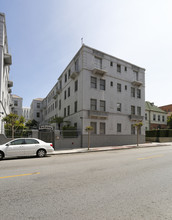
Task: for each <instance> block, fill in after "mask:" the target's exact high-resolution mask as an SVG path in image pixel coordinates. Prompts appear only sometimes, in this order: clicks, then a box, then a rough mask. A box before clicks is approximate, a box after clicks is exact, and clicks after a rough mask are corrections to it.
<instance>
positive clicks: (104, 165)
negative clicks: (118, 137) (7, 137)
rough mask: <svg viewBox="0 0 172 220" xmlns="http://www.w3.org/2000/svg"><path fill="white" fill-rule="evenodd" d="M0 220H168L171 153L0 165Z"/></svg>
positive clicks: (146, 150)
mask: <svg viewBox="0 0 172 220" xmlns="http://www.w3.org/2000/svg"><path fill="white" fill-rule="evenodd" d="M0 219H1V220H25V219H31V220H33V219H36V220H37V219H41V220H44V219H48V220H51V219H53V220H54V219H57V220H97V219H98V220H118V219H119V220H142V219H144V220H161V219H162V220H165V219H170V220H171V219H172V147H170V146H164V147H154V148H144V149H141V148H139V149H129V150H119V151H107V152H94V153H83V154H72V155H56V156H51V157H46V158H33V157H32V158H20V159H8V160H3V161H0Z"/></svg>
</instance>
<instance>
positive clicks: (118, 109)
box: [117, 103, 121, 112]
mask: <svg viewBox="0 0 172 220" xmlns="http://www.w3.org/2000/svg"><path fill="white" fill-rule="evenodd" d="M117 111H118V112H121V103H117Z"/></svg>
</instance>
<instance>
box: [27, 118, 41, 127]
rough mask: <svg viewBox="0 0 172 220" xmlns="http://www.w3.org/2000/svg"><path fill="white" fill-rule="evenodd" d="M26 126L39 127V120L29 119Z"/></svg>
mask: <svg viewBox="0 0 172 220" xmlns="http://www.w3.org/2000/svg"><path fill="white" fill-rule="evenodd" d="M26 127H28V128H29V129H35V128H38V122H37V121H36V120H35V119H33V120H29V121H28V122H26Z"/></svg>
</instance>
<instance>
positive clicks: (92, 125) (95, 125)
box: [90, 122, 97, 134]
mask: <svg viewBox="0 0 172 220" xmlns="http://www.w3.org/2000/svg"><path fill="white" fill-rule="evenodd" d="M90 125H91V127H92V128H93V130H92V131H91V134H97V123H96V122H91V124H90Z"/></svg>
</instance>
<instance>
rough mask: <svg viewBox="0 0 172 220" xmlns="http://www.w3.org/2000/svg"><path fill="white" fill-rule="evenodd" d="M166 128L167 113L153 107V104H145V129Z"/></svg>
mask: <svg viewBox="0 0 172 220" xmlns="http://www.w3.org/2000/svg"><path fill="white" fill-rule="evenodd" d="M164 128H167V113H166V112H165V111H163V110H162V109H161V108H158V107H157V106H156V105H154V103H153V102H145V129H146V130H153V129H164Z"/></svg>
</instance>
